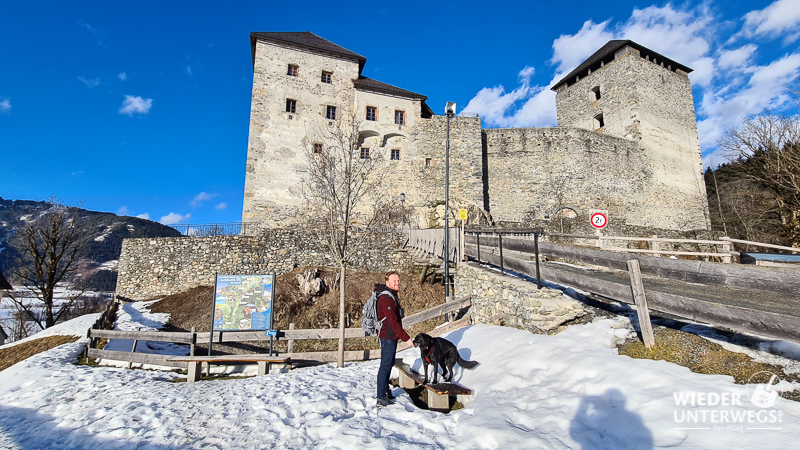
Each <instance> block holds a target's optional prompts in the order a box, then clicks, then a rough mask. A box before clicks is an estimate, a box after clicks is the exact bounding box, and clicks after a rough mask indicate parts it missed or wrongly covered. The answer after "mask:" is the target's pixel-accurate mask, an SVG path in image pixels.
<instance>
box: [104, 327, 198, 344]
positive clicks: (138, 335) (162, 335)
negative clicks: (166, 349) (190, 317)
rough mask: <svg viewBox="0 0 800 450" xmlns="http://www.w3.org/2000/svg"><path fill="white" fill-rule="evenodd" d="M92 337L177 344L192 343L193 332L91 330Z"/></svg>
mask: <svg viewBox="0 0 800 450" xmlns="http://www.w3.org/2000/svg"><path fill="white" fill-rule="evenodd" d="M89 337H91V338H106V339H133V340H140V341H156V342H173V343H177V344H191V343H192V333H181V332H166V331H120V330H95V329H90V330H89Z"/></svg>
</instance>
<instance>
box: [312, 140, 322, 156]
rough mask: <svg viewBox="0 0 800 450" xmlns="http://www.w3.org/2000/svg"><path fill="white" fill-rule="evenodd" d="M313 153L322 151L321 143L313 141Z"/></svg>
mask: <svg viewBox="0 0 800 450" xmlns="http://www.w3.org/2000/svg"><path fill="white" fill-rule="evenodd" d="M314 153H317V154H319V153H322V144H321V143H319V142H315V143H314Z"/></svg>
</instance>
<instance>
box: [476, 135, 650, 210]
mask: <svg viewBox="0 0 800 450" xmlns="http://www.w3.org/2000/svg"><path fill="white" fill-rule="evenodd" d="M483 133H484V135H485V137H486V138H485V141H486V149H485V151H486V154H487V164H488V175H489V177H488V178H489V179H488V192H489V205H490V212H491V214H492V217H494V219H495V220H499V221H513V222H523V221H526V219H530V218H531V217H526V216H529V215H532V216H534V217H535V218H537V219H539V218H542V217H544V216H545V215H549V216H550V217H552V216H553V215H554V214H555V213H556V212H557V211H558V210H559V209H561V208H563V207H565V206H570V207H572V208H575V209H576V210H577V212H578V214H579V216H580V220H582V221H588V220H589V216H588V213H589V210H590V209H607V210H608V211H609V215H610V216H611V217H612V218H613V220H614V221H616V223H617V224H620V223H624V222H626V221H628V220H630V218H631V216H635V215H637V214H641V210H642V208H643V207H644V206H643V205H642V202H641V192H642V190H643V188H644V186H645V185H647V184H648V183H649V180H650V179H651V178H652V174H651V173H650V170H649V162H648V159H647V157H646V155H645V154H644V152H643V151H642V150H641V148H639V146H638V145H637V144H636V143H635V142H632V141H629V140H626V139H621V138H617V137H612V136H605V135H603V134H598V133H595V132H592V131H587V130H581V129H578V128H513V129H486V130H483Z"/></svg>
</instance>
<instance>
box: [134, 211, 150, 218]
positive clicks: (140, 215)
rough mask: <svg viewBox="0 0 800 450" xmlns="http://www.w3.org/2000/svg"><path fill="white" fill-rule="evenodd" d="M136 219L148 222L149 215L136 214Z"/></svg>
mask: <svg viewBox="0 0 800 450" xmlns="http://www.w3.org/2000/svg"><path fill="white" fill-rule="evenodd" d="M136 217H138V218H140V219H145V220H150V214H148V213H144V214H137V215H136Z"/></svg>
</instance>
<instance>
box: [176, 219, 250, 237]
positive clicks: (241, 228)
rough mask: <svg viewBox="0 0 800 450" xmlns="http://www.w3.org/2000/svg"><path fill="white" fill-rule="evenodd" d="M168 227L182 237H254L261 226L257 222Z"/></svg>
mask: <svg viewBox="0 0 800 450" xmlns="http://www.w3.org/2000/svg"><path fill="white" fill-rule="evenodd" d="M170 226H171V227H172V228H174V229H176V230H178V231H179V232H180V233H181V234H182V235H184V236H189V237H209V236H236V235H244V236H255V235H256V234H258V232H259V231H260V230H261V226H260V224H259V223H257V222H235V223H206V224H186V225H170Z"/></svg>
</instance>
